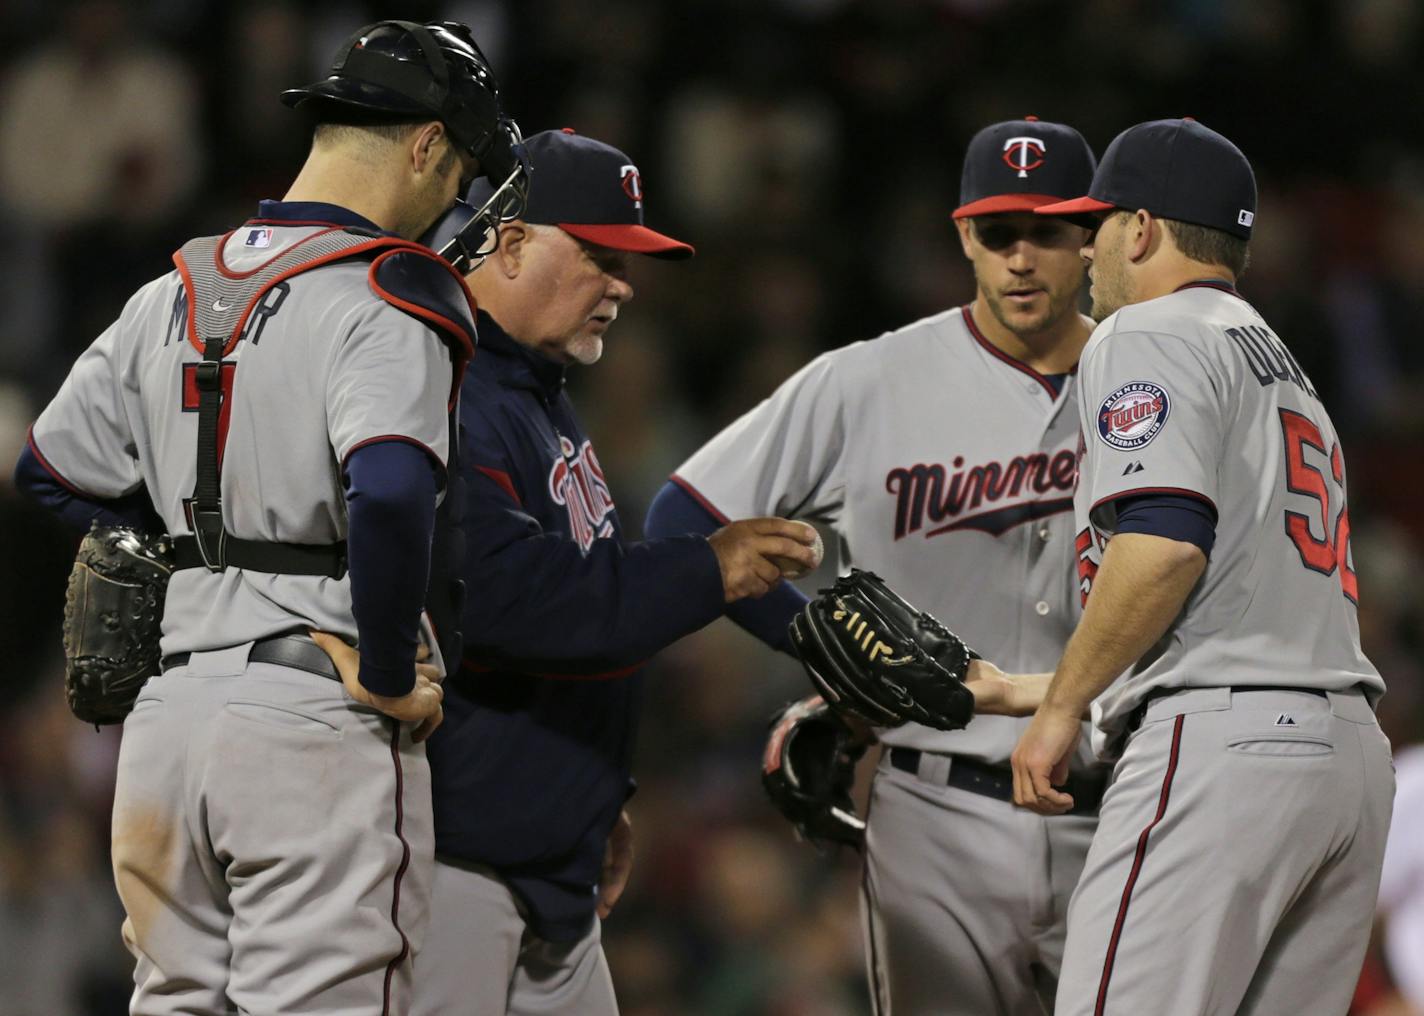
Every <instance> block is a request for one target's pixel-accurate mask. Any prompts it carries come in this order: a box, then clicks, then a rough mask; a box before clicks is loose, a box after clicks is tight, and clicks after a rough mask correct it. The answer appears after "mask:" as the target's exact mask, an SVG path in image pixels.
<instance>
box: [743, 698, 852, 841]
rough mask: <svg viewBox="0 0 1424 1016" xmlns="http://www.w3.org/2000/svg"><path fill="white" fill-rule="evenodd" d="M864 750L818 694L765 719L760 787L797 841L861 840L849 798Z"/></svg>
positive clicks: (792, 704)
mask: <svg viewBox="0 0 1424 1016" xmlns="http://www.w3.org/2000/svg"><path fill="white" fill-rule="evenodd" d="M864 754H865V745H864V744H858V743H856V740H855V735H854V733H852V731H851V729H850V727H848V726H846V724H845V721H844V720H842V719H841V718H840V717H839V716H837V715H836V714H835V713H834V712H832V711H831V709H830V708H829V707H828V706H827V705H826V703H825V700H824V699H822V698H821V696H819V695H813V696H811V697H810V698H807V699H802V700H801V701H800V702H793V703H791V704H790V705H789V706H787V707H786V708H785V709H783V710H782V711H781V712H779V713H777V714H776V715H775V716H773V717H772V718H771V736H770V737H769V738H768V739H767V742H766V750H765V751H764V752H763V753H762V758H761V785H762V786H763V787H765V788H766V792H767V794H768V795H769V796H770V797H771V803H772V804H774V805H776V809H777V811H779V812H781V814H783V815H785V816H786V817H787V819H788V820H790V822H791V824H792V825H794V826H795V827H796V830H797V832H798V833H799V834H800V835H801V838H802V839H806V840H810V841H811V842H812V843H814V844H815V845H816V846H817V847H823V846H832V845H836V844H845V845H847V846H851V847H856V848H859V847H860V846H861V844H862V843H864V842H865V822H864V820H863V819H861V818H860V817H858V816H857V815H856V813H855V804H854V803H853V802H852V801H851V799H850V787H851V782H852V781H853V780H854V779H855V764H856V762H857V761H859V759H860V757H861V756H862V755H864Z"/></svg>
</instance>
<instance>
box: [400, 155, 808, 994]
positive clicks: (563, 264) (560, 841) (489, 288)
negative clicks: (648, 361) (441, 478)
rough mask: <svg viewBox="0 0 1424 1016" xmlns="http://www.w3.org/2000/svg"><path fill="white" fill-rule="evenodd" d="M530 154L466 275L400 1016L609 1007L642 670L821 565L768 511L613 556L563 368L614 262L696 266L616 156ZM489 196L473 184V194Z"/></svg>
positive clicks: (606, 493)
mask: <svg viewBox="0 0 1424 1016" xmlns="http://www.w3.org/2000/svg"><path fill="white" fill-rule="evenodd" d="M526 150H527V152H528V155H529V158H530V160H531V162H532V164H533V167H534V169H533V173H532V176H531V178H530V190H529V196H528V203H527V206H526V209H525V211H524V214H523V215H522V216H521V217H520V218H519V219H517V220H516V221H514V222H511V223H508V224H506V225H505V226H503V227H501V228H500V230H499V231H498V237H497V246H496V247H495V249H494V250H493V252H492V253H490V254H489V256H488V257H487V258H485V260H484V261H483V263H482V264H481V266H480V268H479V269H478V271H475V272H473V273H472V274H470V275H469V277H468V278H469V283H470V286H471V287H472V289H473V291H474V293H475V296H476V298H477V300H478V303H479V306H480V316H479V329H480V355H479V356H478V357H477V358H476V360H475V361H474V363H473V365H472V366H471V369H470V371H469V374H468V375H467V377H466V379H465V382H464V390H463V397H462V401H461V407H460V422H461V428H462V437H461V454H462V457H463V460H462V461H463V465H462V468H463V470H464V475H465V478H466V481H467V498H466V502H467V503H466V508H465V516H464V526H463V532H464V536H465V542H466V546H467V557H466V562H465V567H464V576H465V582H466V583H467V585H469V587H470V588H471V589H474V590H478V593H479V595H478V597H476V598H472V600H471V603H470V608H469V609H468V610H467V611H466V614H465V618H464V623H463V631H464V636H465V641H466V649H465V654H464V659H463V661H462V663H461V666H460V668H459V672H458V673H457V674H452V675H451V677H450V679H449V681H448V682H447V697H446V700H445V704H446V722H445V725H444V726H443V727H441V729H440V730H439V731H438V732H437V734H436V736H435V737H434V738H432V740H431V742H430V764H431V773H432V779H433V782H434V797H435V846H436V866H435V868H436V873H435V879H434V901H433V904H432V917H431V929H430V934H429V936H428V937H427V939H426V944H425V947H424V949H423V950H422V951H421V952H420V953H419V954H418V956H417V958H416V980H417V985H418V986H417V991H416V999H415V1009H414V1011H415V1012H416V1013H418V1014H430V1016H435V1014H441V1016H443V1014H450V1013H460V1014H464V1016H503V1014H504V1013H520V1014H532V1013H543V1014H554V1013H565V1014H568V1016H611V1014H614V1013H616V1012H617V1004H616V1001H615V998H614V992H613V986H612V982H611V981H610V979H609V974H608V966H607V963H606V962H605V960H604V956H603V949H602V946H601V944H600V923H599V920H600V918H601V917H603V916H606V914H607V913H608V910H609V908H610V907H611V906H612V905H613V903H614V902H615V901H616V899H617V897H618V894H619V893H620V892H621V891H622V887H623V883H624V880H625V879H626V878H627V870H628V864H629V862H630V854H629V851H630V850H631V843H630V829H629V826H628V824H627V817H626V815H622V809H623V804H624V802H625V801H626V800H627V798H628V796H629V794H630V793H631V792H632V786H633V785H632V781H631V778H630V767H631V751H632V747H633V740H634V733H635V728H636V723H637V705H638V699H639V689H640V679H639V677H638V676H637V674H636V673H635V672H636V670H637V667H638V665H639V664H640V663H641V662H642V661H644V660H645V659H647V658H648V657H649V656H651V655H652V654H653V653H655V652H657V651H658V650H659V649H661V648H663V647H664V646H667V645H669V644H671V643H672V642H674V641H675V640H677V639H678V638H680V637H682V636H683V635H685V634H687V633H689V632H691V631H694V630H695V629H697V628H700V627H702V626H703V625H705V624H707V623H709V622H710V621H712V620H714V619H716V618H717V617H719V616H720V615H721V613H722V611H723V609H724V607H725V605H726V603H727V602H728V601H731V600H736V599H739V598H741V597H744V596H748V595H751V596H756V595H760V594H762V593H765V592H766V591H767V590H768V589H769V588H770V587H771V586H772V585H774V584H775V583H777V582H778V581H779V580H780V576H781V566H780V565H779V564H777V563H773V561H772V560H771V558H773V557H776V558H784V559H787V560H788V562H789V564H788V566H790V565H791V564H794V565H795V566H797V567H805V568H810V567H814V566H815V564H816V563H817V561H818V560H819V559H818V558H817V557H815V556H813V555H814V552H813V550H812V545H813V544H814V542H815V532H814V530H812V529H811V528H810V527H809V526H806V525H803V524H802V523H799V522H789V521H786V520H783V519H753V520H748V521H743V522H739V523H735V524H732V525H729V526H727V527H725V528H723V529H721V530H720V531H719V532H716V533H713V534H712V535H711V536H710V537H703V536H675V537H670V538H666V539H659V540H649V541H644V542H637V543H624V542H623V540H622V539H621V532H620V524H619V520H618V513H617V510H616V509H615V507H614V502H613V494H612V492H611V491H610V490H609V487H608V483H607V480H606V479H605V477H604V474H603V470H602V468H601V467H600V466H599V463H598V455H597V454H596V453H595V451H594V448H593V443H592V442H591V441H590V439H589V437H588V436H587V434H586V433H585V432H584V430H583V427H582V425H581V424H580V423H579V420H578V417H577V416H576V415H575V413H574V409H573V406H572V404H571V403H570V401H569V399H568V396H567V395H566V394H565V392H564V377H565V373H566V371H567V369H568V368H569V367H570V366H572V365H574V364H582V365H585V366H590V365H592V364H594V363H596V362H597V361H598V359H599V357H600V356H601V355H602V351H603V341H604V337H605V335H606V334H607V332H608V329H609V328H610V326H611V325H612V324H613V322H614V320H615V319H616V318H617V317H618V316H619V315H620V313H621V311H622V310H623V308H624V307H625V306H626V305H627V304H628V302H629V301H630V300H631V299H632V298H633V287H632V286H631V284H630V283H629V281H628V260H629V257H630V255H632V254H646V255H649V256H653V257H662V258H685V257H690V256H691V255H692V253H693V251H692V248H691V247H689V246H687V245H686V244H684V243H681V242H679V241H677V240H674V239H672V238H670V237H668V236H665V235H663V234H661V233H657V232H655V231H653V230H651V229H649V228H647V227H646V226H645V225H643V183H642V178H641V176H640V175H639V173H638V169H637V167H636V166H635V165H634V164H633V161H632V160H631V159H630V158H629V157H628V156H627V155H625V154H624V153H623V152H620V151H619V150H618V149H616V148H613V147H612V146H610V145H606V144H603V143H602V142H599V141H595V140H593V139H591V138H587V137H582V136H580V135H578V134H575V133H573V132H572V131H545V132H543V133H540V134H536V135H534V136H533V137H531V138H530V139H529V140H528V142H527V145H526ZM488 193H489V187H488V186H487V185H484V184H481V183H477V184H476V186H475V189H474V192H473V193H472V194H471V195H470V203H471V204H472V205H477V204H479V203H480V202H482V201H484V200H485V198H486V195H487V194H488ZM477 228H478V227H477ZM430 242H431V243H432V245H433V246H438V247H442V248H443V247H444V244H443V242H442V238H441V237H434V238H432V239H431V241H430Z"/></svg>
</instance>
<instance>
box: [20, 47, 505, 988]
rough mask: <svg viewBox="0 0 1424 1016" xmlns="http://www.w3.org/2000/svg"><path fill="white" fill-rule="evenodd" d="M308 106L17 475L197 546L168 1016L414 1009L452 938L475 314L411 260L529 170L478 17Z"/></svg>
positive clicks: (160, 908) (163, 827)
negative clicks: (461, 569)
mask: <svg viewBox="0 0 1424 1016" xmlns="http://www.w3.org/2000/svg"><path fill="white" fill-rule="evenodd" d="M283 98H284V101H285V102H286V103H287V104H288V105H294V106H298V107H300V108H302V109H304V110H310V111H311V112H312V115H313V119H314V120H315V122H316V125H317V126H316V132H315V136H314V139H313V143H312V148H311V152H310V154H309V156H308V158H307V161H306V163H305V165H304V166H303V167H302V170H301V172H300V174H299V175H298V177H297V179H296V180H295V182H294V183H293V184H292V186H291V189H290V190H289V191H288V193H287V195H286V197H285V198H284V199H283V200H281V201H264V202H263V203H262V205H261V208H260V211H259V214H258V216H257V217H256V218H254V219H252V220H249V221H248V222H246V223H244V224H243V225H242V226H240V227H238V228H236V229H234V230H232V231H231V232H229V233H227V234H225V235H223V236H221V237H209V238H203V239H198V240H194V241H191V242H189V243H188V244H185V245H184V247H183V248H182V249H181V250H180V251H179V252H178V253H177V254H176V255H175V257H174V260H175V263H176V270H175V271H173V272H170V273H169V274H168V275H165V276H163V277H161V278H159V279H156V280H155V281H153V282H151V283H149V284H148V285H146V286H144V287H143V288H142V289H141V290H139V292H138V293H137V294H136V295H135V296H134V297H133V298H132V299H131V300H130V301H129V303H128V304H127V306H126V307H125V308H124V310H123V312H122V313H121V314H120V316H119V318H118V320H117V321H116V322H115V323H114V324H113V325H112V326H111V327H110V328H109V329H108V330H106V331H105V332H104V333H103V334H102V335H101V336H99V338H98V339H97V340H96V341H95V342H94V344H93V345H92V346H90V347H89V349H88V350H87V351H86V352H85V353H84V354H83V356H81V357H80V359H79V360H78V362H77V363H76V364H75V366H74V368H73V370H72V371H71V372H70V374H69V377H68V379H67V380H66V381H65V383H64V386H63V387H62V388H61V389H60V391H59V393H58V394H57V395H56V396H55V398H54V400H53V401H52V402H51V403H50V404H49V405H48V406H47V407H46V409H45V410H44V412H43V413H42V414H41V415H40V417H39V419H38V420H37V421H36V423H35V424H34V427H33V430H32V432H31V436H30V442H29V446H28V448H27V449H26V451H25V453H24V455H23V457H22V458H21V461H20V464H19V466H18V468H17V480H18V481H19V484H20V486H22V487H23V488H25V489H27V490H28V491H29V492H30V493H31V494H33V495H34V496H36V497H39V498H40V499H41V500H42V501H44V502H45V503H46V504H48V505H50V506H51V507H52V508H54V509H55V510H56V511H57V512H59V513H60V514H61V515H63V516H64V517H65V518H67V519H69V520H71V521H73V522H75V523H76V524H78V525H80V526H87V525H88V523H89V522H90V521H91V520H94V519H98V520H102V521H105V522H128V523H130V524H133V525H137V526H140V527H144V528H151V527H159V531H162V530H164V529H166V531H167V532H168V533H170V534H172V535H173V537H174V541H173V542H174V545H175V559H176V569H175V571H174V573H173V576H172V580H171V583H170V585H169V587H168V590H167V600H166V609H165V612H164V615H163V636H162V652H163V653H164V657H163V665H162V671H163V672H162V673H161V674H160V675H157V676H154V677H152V678H151V679H150V680H149V681H148V683H147V685H146V686H145V687H144V690H143V691H142V693H141V694H140V695H139V697H138V700H137V702H136V703H135V704H134V706H133V711H132V712H131V713H130V714H129V716H128V718H127V720H126V722H125V726H124V736H123V745H122V749H121V752H120V757H119V764H118V776H117V788H116V791H115V801H114V812H113V829H112V832H113V862H114V872H115V879H116V882H117V887H118V891H119V895H120V898H121V899H122V901H123V905H124V908H125V911H126V913H127V920H126V921H125V924H124V939H125V942H126V944H127V945H128V946H129V948H130V950H131V951H132V952H133V954H134V956H135V958H136V961H137V963H136V969H135V992H134V995H133V1000H132V1005H131V1009H130V1011H131V1012H133V1013H139V1014H167V1013H175V1014H176V1013H201V1014H226V1013H232V1012H251V1013H283V1014H293V1013H338V1012H340V1013H355V1012H361V1013H377V1012H379V1013H382V1014H393V1013H397V1012H406V1011H408V1008H409V995H410V976H411V951H412V949H413V948H414V947H416V946H418V945H419V943H420V941H421V938H422V936H423V932H424V925H425V923H426V920H427V908H428V903H429V893H430V869H431V865H432V863H433V849H432V828H431V824H432V819H431V811H430V789H429V773H428V769H427V766H426V761H425V757H424V745H423V744H418V743H416V742H417V741H419V740H420V739H421V738H422V737H423V736H424V734H425V733H426V732H428V731H429V730H430V729H432V728H433V726H434V725H435V724H437V723H438V722H439V719H440V702H441V692H440V688H439V685H438V684H437V683H435V682H434V681H433V680H432V678H433V677H435V676H436V671H435V669H434V667H433V665H420V666H417V662H416V661H417V652H418V651H417V643H418V637H419V624H420V617H421V610H422V604H423V603H424V601H425V597H426V591H427V574H428V572H429V571H430V561H429V555H430V549H429V548H430V541H431V531H432V526H433V520H434V517H435V512H436V500H437V497H438V496H439V492H440V488H441V486H442V484H443V482H444V480H443V471H444V468H445V461H446V457H447V453H448V451H449V448H448V436H449V433H450V425H449V419H448V406H449V403H450V400H451V399H452V398H453V396H454V393H455V390H456V386H457V385H458V382H459V378H460V376H461V371H462V370H463V366H464V363H465V361H466V360H467V358H468V356H469V353H470V349H471V342H472V339H473V320H472V314H473V311H472V308H471V305H470V303H469V299H468V293H467V292H466V291H465V289H464V287H463V284H462V280H461V278H460V276H459V274H458V273H456V272H455V271H454V270H453V269H452V268H451V267H450V266H449V265H447V264H445V263H444V262H443V261H440V260H439V259H438V258H436V257H434V256H433V255H432V253H431V252H430V251H429V250H427V249H426V248H424V247H422V246H420V245H418V244H416V243H414V242H412V241H413V239H414V238H415V237H417V236H419V235H420V234H421V233H422V232H423V231H424V230H425V229H426V228H427V227H428V226H429V225H430V224H431V223H432V222H433V221H434V220H435V219H436V218H437V217H438V216H439V215H440V214H441V213H443V212H444V210H445V209H446V208H447V207H448V206H449V205H450V204H451V202H452V201H453V200H454V199H455V197H456V195H457V194H458V193H459V189H460V186H461V180H462V177H469V176H472V175H474V174H476V173H484V174H488V175H493V176H495V177H496V178H497V179H498V180H501V181H503V180H505V179H507V177H508V176H509V175H511V174H514V175H517V173H518V170H517V166H518V163H517V161H516V159H515V157H514V153H513V147H512V146H513V133H512V127H511V125H510V124H508V123H507V122H506V121H504V120H503V118H502V116H501V114H500V112H499V106H498V102H497V97H496V92H495V84H494V79H493V77H492V76H491V74H490V71H489V68H488V66H487V64H486V63H485V61H484V58H483V57H482V56H481V54H480V53H479V50H478V48H477V47H476V46H475V45H474V42H473V40H472V38H471V36H470V34H469V31H468V29H466V28H464V27H463V26H461V25H457V24H453V23H448V22H447V23H439V24H430V25H418V24H414V23H410V22H381V23H378V24H375V25H371V26H368V27H366V28H363V29H361V30H360V31H359V32H357V33H356V34H355V35H353V36H352V37H351V38H350V39H349V40H348V41H347V42H346V44H345V45H343V47H342V48H341V50H340V51H339V53H338V56H337V59H336V61H335V63H334V66H333V68H332V71H331V74H330V76H329V77H328V78H326V79H325V80H324V81H321V82H318V83H316V84H313V85H311V86H309V87H306V88H301V89H295V90H292V91H289V92H287V93H285V94H284V96H283ZM155 513H156V516H157V517H156V519H155V518H154V515H155ZM309 629H317V630H320V631H322V632H325V633H328V634H327V635H326V636H323V638H324V640H325V644H327V645H328V646H329V647H330V649H331V652H332V653H333V654H334V655H333V656H332V657H329V656H328V655H327V653H326V652H324V651H323V650H322V649H321V648H319V647H318V646H317V645H316V644H314V642H313V641H312V639H311V638H309V637H307V635H306V632H307V631H308V630H309ZM347 642H357V643H359V658H358V650H356V649H352V648H350V647H349V646H348V645H347V644H346V643H347ZM333 659H335V661H336V662H333ZM434 662H438V661H432V664H433V663H434Z"/></svg>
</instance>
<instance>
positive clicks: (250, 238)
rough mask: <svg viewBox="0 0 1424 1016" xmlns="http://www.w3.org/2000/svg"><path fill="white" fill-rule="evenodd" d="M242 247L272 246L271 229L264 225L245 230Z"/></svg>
mask: <svg viewBox="0 0 1424 1016" xmlns="http://www.w3.org/2000/svg"><path fill="white" fill-rule="evenodd" d="M243 246H244V247H270V246H272V230H270V229H268V228H267V227H266V226H262V227H260V228H257V229H249V230H248V231H247V239H246V240H244V241H243Z"/></svg>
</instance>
